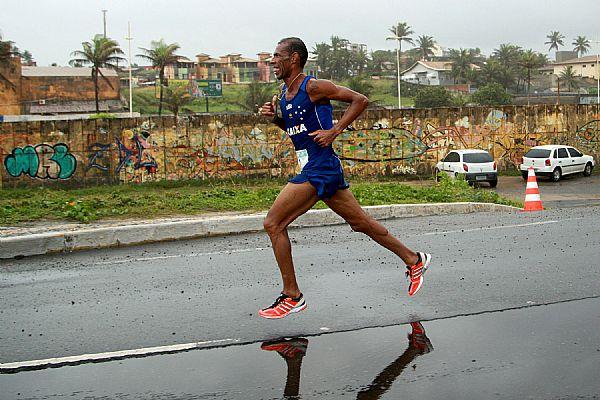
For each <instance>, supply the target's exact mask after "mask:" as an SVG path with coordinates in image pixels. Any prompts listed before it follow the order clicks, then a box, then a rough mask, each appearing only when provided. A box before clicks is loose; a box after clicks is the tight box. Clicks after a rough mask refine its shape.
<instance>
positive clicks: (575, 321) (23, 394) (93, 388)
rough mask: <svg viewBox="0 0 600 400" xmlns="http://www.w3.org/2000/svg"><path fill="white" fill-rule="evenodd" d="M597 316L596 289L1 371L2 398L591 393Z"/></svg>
mask: <svg viewBox="0 0 600 400" xmlns="http://www.w3.org/2000/svg"><path fill="white" fill-rule="evenodd" d="M598 326H600V298H598V297H594V298H589V299H584V300H575V301H568V302H562V303H556V304H551V305H544V306H535V307H526V308H521V309H515V310H507V311H501V312H492V313H484V314H478V315H470V316H462V317H454V318H446V319H438V320H431V321H422V322H412V323H410V324H406V325H394V326H389V327H384V328H369V329H362V330H356V331H349V332H339V333H332V334H323V335H318V336H306V335H305V336H301V334H300V335H299V336H297V337H290V338H281V339H278V340H272V341H268V342H263V343H251V344H246V345H233V346H226V347H222V348H212V349H205V350H194V351H188V352H181V353H176V354H167V355H155V356H150V357H145V358H134V359H125V360H115V361H108V362H103V363H97V364H94V363H90V364H82V365H77V366H66V367H61V368H49V369H45V370H37V371H21V372H17V373H13V374H2V375H0V387H1V388H2V391H0V398H2V399H30V400H33V399H36V400H40V399H58V398H69V399H84V398H85V399H182V400H183V399H186V400H190V399H280V398H285V399H338V398H344V399H350V398H357V399H363V400H364V399H397V398H422V399H482V398H510V399H512V398H528V399H529V398H532V399H554V398H583V399H588V398H590V399H591V398H598V395H599V394H600V381H599V380H598V379H597V371H598V370H600V330H599V329H598ZM434 344H435V351H434V350H433V349H434Z"/></svg>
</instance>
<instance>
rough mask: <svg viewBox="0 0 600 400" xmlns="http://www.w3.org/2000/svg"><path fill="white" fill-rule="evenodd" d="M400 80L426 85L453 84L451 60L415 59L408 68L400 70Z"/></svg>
mask: <svg viewBox="0 0 600 400" xmlns="http://www.w3.org/2000/svg"><path fill="white" fill-rule="evenodd" d="M402 80H403V81H405V82H410V83H416V84H419V85H428V86H448V85H452V84H454V80H453V79H452V62H450V61H417V62H416V63H414V64H413V65H412V66H411V67H410V68H408V69H406V70H404V71H402Z"/></svg>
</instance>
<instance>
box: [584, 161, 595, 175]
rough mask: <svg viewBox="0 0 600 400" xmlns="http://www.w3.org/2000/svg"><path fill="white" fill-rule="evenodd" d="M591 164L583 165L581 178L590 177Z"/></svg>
mask: <svg viewBox="0 0 600 400" xmlns="http://www.w3.org/2000/svg"><path fill="white" fill-rule="evenodd" d="M592 168H593V167H592V163H587V164H585V168H584V169H583V176H590V175H591V174H592Z"/></svg>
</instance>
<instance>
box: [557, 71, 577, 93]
mask: <svg viewBox="0 0 600 400" xmlns="http://www.w3.org/2000/svg"><path fill="white" fill-rule="evenodd" d="M559 77H560V79H561V80H562V81H563V82H564V83H566V84H567V86H568V87H569V91H570V90H571V89H573V88H575V89H576V88H578V87H579V83H578V82H577V76H576V75H575V71H573V66H571V65H569V66H568V67H566V68H565V69H563V70H562V71H561V72H560V75H559Z"/></svg>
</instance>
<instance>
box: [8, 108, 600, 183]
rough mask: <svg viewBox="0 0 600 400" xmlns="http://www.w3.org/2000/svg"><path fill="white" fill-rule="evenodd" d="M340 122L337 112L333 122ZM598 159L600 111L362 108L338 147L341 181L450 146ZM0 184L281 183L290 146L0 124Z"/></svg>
mask: <svg viewBox="0 0 600 400" xmlns="http://www.w3.org/2000/svg"><path fill="white" fill-rule="evenodd" d="M338 116H339V115H338ZM557 143H563V144H569V145H573V146H575V147H577V148H579V149H580V150H581V151H583V152H584V153H587V154H592V155H594V156H595V157H596V158H597V159H599V158H598V157H599V156H600V109H599V108H598V106H591V105H588V106H577V105H569V106H530V107H503V108H497V109H495V108H483V107H473V108H439V109H422V110H417V109H415V110H402V111H400V110H378V111H369V112H366V113H365V114H363V115H362V116H361V118H360V119H359V120H357V121H356V122H355V124H354V126H352V127H349V128H348V129H347V130H346V131H345V132H344V133H343V134H342V135H341V136H340V137H338V139H337V140H336V142H335V143H334V144H335V149H336V152H337V153H338V155H339V157H340V159H341V160H342V162H343V163H344V165H345V170H346V172H347V173H348V174H349V175H362V176H365V175H371V176H376V175H410V174H429V173H431V171H432V169H433V166H434V165H435V163H436V162H437V161H438V160H439V159H441V158H442V157H444V155H445V154H446V153H447V152H448V151H449V150H451V149H460V148H479V149H485V150H487V151H489V152H490V153H491V154H492V155H493V156H494V158H495V159H496V160H497V161H498V164H499V167H500V168H501V169H509V168H514V166H516V165H518V164H519V163H520V161H521V158H522V156H523V154H524V153H525V152H526V151H527V150H528V149H529V148H530V147H532V146H535V145H539V144H557ZM0 157H1V160H2V164H1V165H0V175H1V182H2V186H3V187H16V186H51V185H55V186H92V185H96V184H105V183H124V182H134V183H135V182H146V181H155V180H186V179H207V178H227V177H232V176H257V177H259V176H260V177H280V176H283V177H287V176H290V175H292V174H294V173H295V172H296V168H297V162H296V160H295V153H294V151H293V148H292V146H291V141H290V140H289V139H288V138H287V137H286V134H285V133H284V132H283V131H281V130H280V129H279V128H277V127H275V126H273V125H271V124H268V123H265V121H264V120H261V119H260V118H259V117H256V116H248V115H244V116H242V115H214V116H206V115H203V116H188V117H184V118H179V119H178V120H177V121H176V120H175V119H174V118H173V117H163V118H132V119H129V118H126V119H111V120H96V121H94V120H79V121H43V122H18V123H0Z"/></svg>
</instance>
